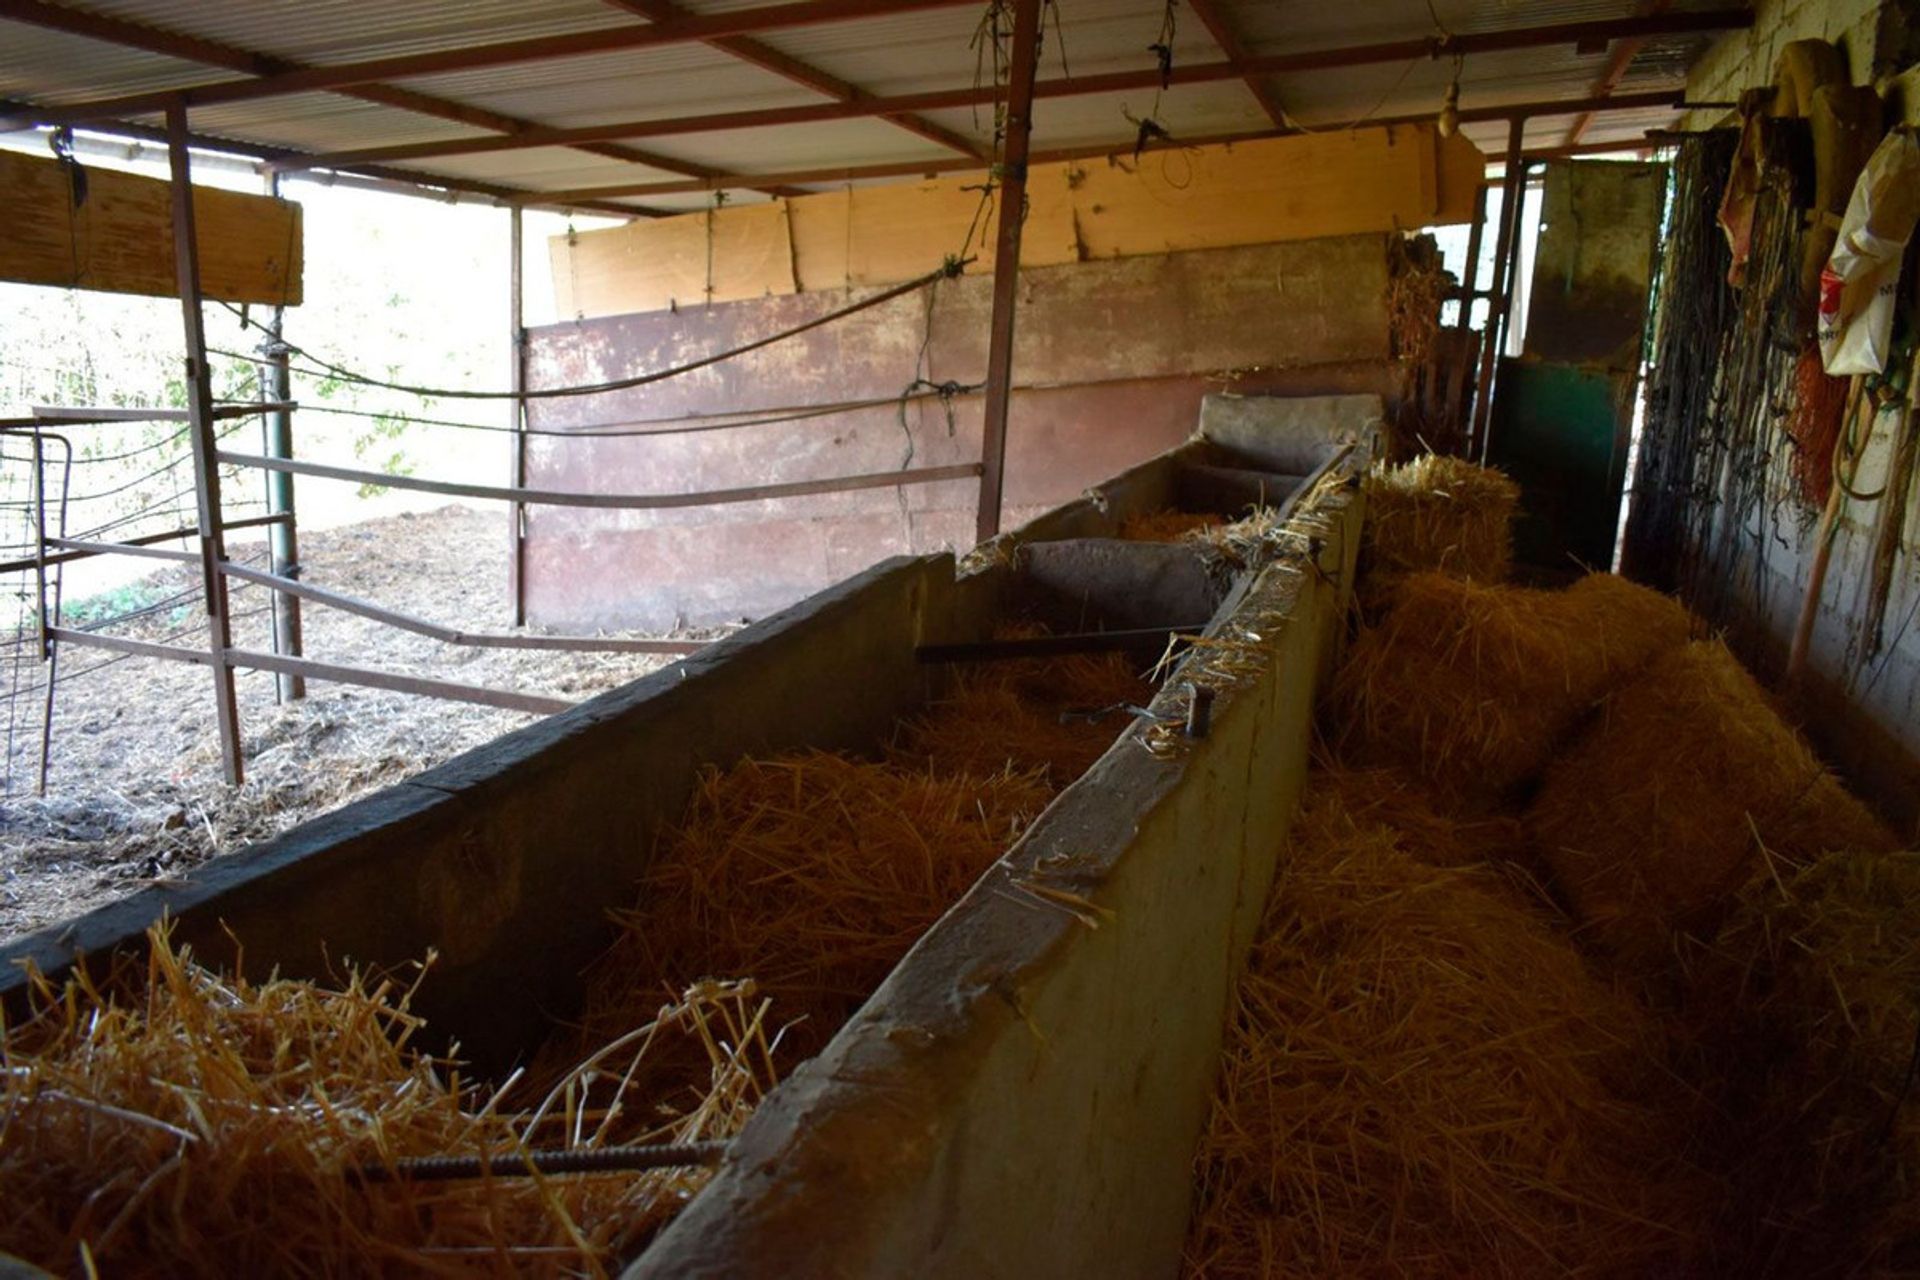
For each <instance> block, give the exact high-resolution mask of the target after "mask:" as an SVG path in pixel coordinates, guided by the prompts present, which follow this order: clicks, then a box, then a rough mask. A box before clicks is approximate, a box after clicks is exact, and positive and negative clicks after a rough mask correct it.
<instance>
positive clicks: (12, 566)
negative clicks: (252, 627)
mask: <svg viewBox="0 0 1920 1280" xmlns="http://www.w3.org/2000/svg"><path fill="white" fill-rule="evenodd" d="M292 519H293V516H292V514H291V513H289V512H278V513H276V514H274V515H270V516H251V517H249V518H247V519H245V520H231V521H228V522H227V523H226V524H223V525H221V526H220V529H221V531H222V532H223V533H232V532H234V531H235V530H238V529H258V528H261V527H262V526H264V525H270V524H286V523H287V522H289V521H290V520H292ZM199 533H200V529H199V526H197V525H188V526H187V527H186V528H184V529H169V530H167V531H166V532H165V533H148V534H142V535H141V536H140V537H138V538H128V539H126V540H125V541H122V542H111V543H107V544H105V545H107V546H109V547H112V548H113V549H114V550H116V551H118V550H123V549H124V548H127V547H150V546H152V545H153V544H154V543H156V542H171V541H173V540H174V539H175V538H192V537H197V536H199ZM99 554H101V553H100V552H97V551H63V552H61V553H60V554H59V555H56V556H48V557H47V559H46V563H47V564H49V565H55V564H66V563H67V562H68V561H71V560H87V559H91V558H92V557H94V556H96V555H99ZM198 558H199V557H197V556H196V557H195V559H198ZM39 564H40V559H39V557H37V556H28V557H26V558H25V559H21V560H8V561H5V562H3V563H0V573H19V572H20V571H21V570H23V569H32V568H34V567H36V566H37V565H39Z"/></svg>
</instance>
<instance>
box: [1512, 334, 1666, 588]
mask: <svg viewBox="0 0 1920 1280" xmlns="http://www.w3.org/2000/svg"><path fill="white" fill-rule="evenodd" d="M1634 382H1635V375H1634V374H1632V373H1625V372H1609V371H1606V370H1602V369H1592V368H1581V367H1577V366H1574V365H1564V364H1550V363H1545V362H1535V361H1530V360H1502V361H1501V362H1500V380H1499V382H1498V383H1496V384H1495V386H1496V390H1495V393H1494V398H1493V429H1492V432H1491V442H1492V454H1491V459H1490V460H1491V461H1492V462H1493V464H1494V465H1495V466H1497V467H1499V468H1500V469H1502V470H1503V471H1505V472H1507V474H1509V475H1511V476H1512V477H1513V478H1514V479H1515V480H1518V481H1519V482H1520V491H1521V498H1520V503H1521V516H1520V521H1519V524H1518V526H1517V527H1516V528H1515V530H1514V551H1515V554H1516V556H1517V558H1518V559H1519V560H1520V561H1521V562H1522V563H1523V564H1528V565H1533V566H1536V567H1539V568H1545V569H1555V570H1557V569H1569V568H1572V567H1573V565H1574V563H1575V562H1577V563H1579V564H1583V565H1586V566H1588V567H1590V568H1595V569H1605V568H1607V567H1608V566H1610V565H1611V564H1612V563H1613V544H1614V535H1615V532H1616V530H1617V529H1618V527H1619V523H1620V490H1621V486H1622V484H1623V482H1624V480H1625V476H1626V460H1627V444H1628V441H1629V439H1630V438H1631V433H1632V428H1633V404H1634Z"/></svg>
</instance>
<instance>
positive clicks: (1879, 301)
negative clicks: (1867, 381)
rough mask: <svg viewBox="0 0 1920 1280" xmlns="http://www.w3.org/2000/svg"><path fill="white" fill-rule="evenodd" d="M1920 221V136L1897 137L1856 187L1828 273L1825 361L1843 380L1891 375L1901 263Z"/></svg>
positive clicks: (1823, 279) (1899, 133)
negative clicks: (1857, 375) (1889, 358)
mask: <svg viewBox="0 0 1920 1280" xmlns="http://www.w3.org/2000/svg"><path fill="white" fill-rule="evenodd" d="M1916 220H1920V137H1916V136H1915V135H1914V134H1913V133H1911V132H1907V131H1904V130H1896V131H1895V132H1893V133H1889V134H1888V135H1887V136H1886V137H1885V138H1884V139H1883V140H1882V141H1881V143H1880V145H1879V146H1878V147H1877V148H1875V149H1874V153H1873V157H1872V158H1871V159H1869V160H1868V161H1867V167H1866V168H1865V169H1864V170H1862V171H1861V173H1860V180H1859V181H1858V182H1856V183H1855V184H1854V187H1853V197H1852V198H1851V199H1850V200H1848V201H1847V216H1846V217H1845V218H1843V219H1842V220H1841V223H1840V238H1839V240H1838V241H1837V242H1836V243H1835V245H1834V249H1833V256H1832V257H1831V258H1829V259H1828V260H1827V266H1826V269H1825V270H1824V271H1822V272H1821V273H1820V329H1819V334H1820V363H1821V364H1822V365H1823V366H1824V367H1825V368H1826V371H1827V372H1828V373H1829V374H1831V375H1833V376H1835V377H1844V376H1846V375H1848V374H1855V373H1867V374H1873V373H1880V372H1882V371H1884V370H1885V368H1886V365H1887V356H1888V354H1889V351H1890V349H1891V345H1892V337H1893V309H1894V301H1895V298H1894V295H1895V293H1896V291H1897V290H1898V288H1899V285H1900V260H1901V258H1902V257H1903V256H1904V255H1905V254H1906V250H1907V241H1908V240H1910V239H1911V238H1912V237H1913V228H1914V223H1915V221H1916Z"/></svg>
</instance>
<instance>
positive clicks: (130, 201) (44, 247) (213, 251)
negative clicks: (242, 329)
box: [0, 152, 304, 306]
mask: <svg viewBox="0 0 1920 1280" xmlns="http://www.w3.org/2000/svg"><path fill="white" fill-rule="evenodd" d="M81 172H83V173H84V174H85V198H84V199H83V200H81V201H79V202H78V203H77V204H76V202H75V199H74V197H75V190H74V186H73V183H72V181H71V179H70V176H69V174H70V170H69V167H68V166H67V165H65V164H63V163H62V162H60V161H59V160H56V159H53V158H52V157H41V156H30V155H21V154H19V153H17V152H0V226H4V227H5V228H6V233H5V234H4V235H0V280H11V281H17V282H19V283H22V284H42V285H57V286H63V287H66V288H74V289H98V290H103V291H105V292H110V293H138V294H146V295H149V296H152V297H161V298H171V297H178V296H179V287H178V282H177V280H176V278H175V273H174V247H173V209H172V202H173V197H172V194H171V192H172V184H171V183H168V182H165V181H162V180H160V179H157V178H143V177H139V176H138V175H135V174H130V173H116V172H114V171H113V170H110V169H95V168H89V169H84V170H82V171H81ZM193 212H194V222H195V225H196V226H197V227H198V228H199V232H198V236H197V244H198V248H199V250H200V254H199V256H200V279H201V291H202V293H203V294H204V296H206V297H209V298H220V299H224V300H226V301H228V302H263V303H280V304H285V305H287V306H293V305H296V304H298V303H299V302H300V300H301V274H302V268H303V265H304V263H303V258H304V255H303V251H302V236H301V217H300V206H299V205H298V204H295V203H293V202H292V201H290V200H276V199H273V198H272V197H269V196H257V195H248V194H246V193H244V192H239V191H220V190H216V189H214V188H212V187H199V186H196V187H195V188H194V189H193Z"/></svg>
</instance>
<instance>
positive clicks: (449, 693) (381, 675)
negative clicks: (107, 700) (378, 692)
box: [227, 649, 574, 715]
mask: <svg viewBox="0 0 1920 1280" xmlns="http://www.w3.org/2000/svg"><path fill="white" fill-rule="evenodd" d="M227 660H228V661H229V662H231V663H232V664H233V665H234V666H236V667H252V668H254V669H255V670H259V671H284V672H286V673H287V674H288V675H296V676H306V677H307V678H308V679H310V680H332V681H334V682H336V683H339V684H358V685H365V686H367V687H368V688H371V689H391V690H392V691H394V692H395V693H417V694H420V695H421V696H423V697H428V698H445V699H446V700H447V701H449V702H474V703H478V704H480V705H481V706H485V707H502V708H505V709H506V710H508V711H530V712H532V713H533V714H535V715H553V714H555V713H557V712H561V711H565V710H567V709H568V708H569V707H571V706H573V705H574V704H573V703H571V702H568V701H566V700H565V699H562V698H548V697H543V696H541V695H539V694H535V693H514V692H511V691H508V690H505V689H485V688H481V687H480V686H479V685H471V684H454V683H452V682H451V681H447V680H430V679H428V678H427V677H425V676H407V675H400V674H398V673H396V672H392V671H371V670H368V669H367V668H364V667H345V666H340V665H339V664H337V663H332V662H316V661H314V660H313V659H312V658H295V657H292V656H289V655H287V654H278V653H257V652H255V651H254V650H252V649H229V650H228V651H227Z"/></svg>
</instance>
